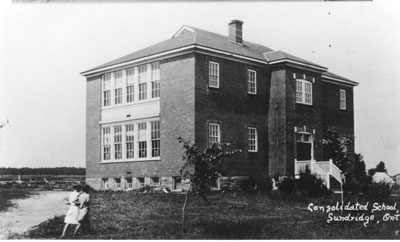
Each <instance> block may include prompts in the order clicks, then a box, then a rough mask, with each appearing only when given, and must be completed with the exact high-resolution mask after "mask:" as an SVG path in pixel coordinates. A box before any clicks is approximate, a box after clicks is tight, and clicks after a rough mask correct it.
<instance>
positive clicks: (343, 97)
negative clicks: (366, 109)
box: [340, 89, 346, 110]
mask: <svg viewBox="0 0 400 242" xmlns="http://www.w3.org/2000/svg"><path fill="white" fill-rule="evenodd" d="M340 109H341V110H346V91H345V90H343V89H340Z"/></svg>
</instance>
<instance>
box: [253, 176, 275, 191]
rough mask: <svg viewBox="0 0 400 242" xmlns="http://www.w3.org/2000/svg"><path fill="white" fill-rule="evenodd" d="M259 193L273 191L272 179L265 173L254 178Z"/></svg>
mask: <svg viewBox="0 0 400 242" xmlns="http://www.w3.org/2000/svg"><path fill="white" fill-rule="evenodd" d="M254 180H255V183H256V186H257V191H261V192H270V191H271V190H272V179H271V177H269V176H268V175H267V174H265V173H258V174H256V175H255V176H254Z"/></svg>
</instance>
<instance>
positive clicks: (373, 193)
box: [366, 182, 392, 202]
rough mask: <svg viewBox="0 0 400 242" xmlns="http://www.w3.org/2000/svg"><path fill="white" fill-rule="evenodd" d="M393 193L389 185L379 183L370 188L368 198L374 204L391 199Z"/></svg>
mask: <svg viewBox="0 0 400 242" xmlns="http://www.w3.org/2000/svg"><path fill="white" fill-rule="evenodd" d="M391 192H392V188H391V187H390V185H389V184H388V183H384V182H379V183H375V182H374V183H372V184H371V186H369V190H368V193H367V194H366V197H367V199H368V200H369V201H372V202H382V201H385V200H387V199H388V198H389V196H390V193H391Z"/></svg>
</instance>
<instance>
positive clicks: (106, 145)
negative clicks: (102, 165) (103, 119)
mask: <svg viewBox="0 0 400 242" xmlns="http://www.w3.org/2000/svg"><path fill="white" fill-rule="evenodd" d="M110 135H111V132H110V127H105V128H103V160H105V161H108V160H110V159H111V147H110Z"/></svg>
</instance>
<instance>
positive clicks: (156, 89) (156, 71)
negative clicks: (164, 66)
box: [151, 62, 160, 98]
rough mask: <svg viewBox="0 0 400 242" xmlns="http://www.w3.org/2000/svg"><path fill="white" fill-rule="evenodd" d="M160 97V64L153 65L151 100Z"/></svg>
mask: <svg viewBox="0 0 400 242" xmlns="http://www.w3.org/2000/svg"><path fill="white" fill-rule="evenodd" d="M157 97H160V62H154V63H151V98H157Z"/></svg>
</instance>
